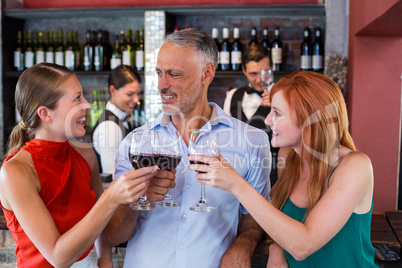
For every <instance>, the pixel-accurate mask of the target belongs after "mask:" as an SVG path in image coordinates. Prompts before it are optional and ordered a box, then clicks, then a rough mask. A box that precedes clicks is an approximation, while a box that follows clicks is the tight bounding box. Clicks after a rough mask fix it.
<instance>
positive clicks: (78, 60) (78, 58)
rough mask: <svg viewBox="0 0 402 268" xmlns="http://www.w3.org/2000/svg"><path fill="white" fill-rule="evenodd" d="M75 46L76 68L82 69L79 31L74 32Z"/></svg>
mask: <svg viewBox="0 0 402 268" xmlns="http://www.w3.org/2000/svg"><path fill="white" fill-rule="evenodd" d="M73 48H74V60H75V70H81V69H82V66H81V64H82V63H81V48H80V44H79V43H78V31H74V32H73Z"/></svg>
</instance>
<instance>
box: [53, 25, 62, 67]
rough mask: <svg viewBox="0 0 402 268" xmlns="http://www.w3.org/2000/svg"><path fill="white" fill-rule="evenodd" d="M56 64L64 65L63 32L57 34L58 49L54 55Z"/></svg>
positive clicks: (59, 31)
mask: <svg viewBox="0 0 402 268" xmlns="http://www.w3.org/2000/svg"><path fill="white" fill-rule="evenodd" d="M54 57H55V60H54V62H55V63H56V64H58V65H64V44H63V31H62V30H58V31H57V32H56V49H55V53H54Z"/></svg>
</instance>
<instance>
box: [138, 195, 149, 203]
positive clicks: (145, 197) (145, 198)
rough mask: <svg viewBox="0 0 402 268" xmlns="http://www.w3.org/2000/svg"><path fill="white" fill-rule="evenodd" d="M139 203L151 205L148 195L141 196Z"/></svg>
mask: <svg viewBox="0 0 402 268" xmlns="http://www.w3.org/2000/svg"><path fill="white" fill-rule="evenodd" d="M139 203H140V204H149V202H148V199H147V196H146V195H143V196H141V197H140V201H139Z"/></svg>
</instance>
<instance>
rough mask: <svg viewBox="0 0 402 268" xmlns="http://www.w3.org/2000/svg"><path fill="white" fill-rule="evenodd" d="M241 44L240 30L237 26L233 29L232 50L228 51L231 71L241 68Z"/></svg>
mask: <svg viewBox="0 0 402 268" xmlns="http://www.w3.org/2000/svg"><path fill="white" fill-rule="evenodd" d="M242 50H243V46H242V44H241V41H240V30H239V28H234V29H233V42H232V51H231V52H230V58H231V62H232V71H240V70H241V57H242Z"/></svg>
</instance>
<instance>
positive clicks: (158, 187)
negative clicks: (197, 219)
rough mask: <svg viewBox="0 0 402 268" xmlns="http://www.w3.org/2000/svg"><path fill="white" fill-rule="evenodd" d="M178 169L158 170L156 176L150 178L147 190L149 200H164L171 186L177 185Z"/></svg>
mask: <svg viewBox="0 0 402 268" xmlns="http://www.w3.org/2000/svg"><path fill="white" fill-rule="evenodd" d="M175 174H176V171H173V172H171V171H167V170H158V171H157V172H156V173H155V176H154V177H153V178H152V179H151V180H150V182H149V186H148V189H147V191H146V195H147V199H148V201H149V202H155V201H162V200H163V199H164V198H165V194H167V192H168V190H169V188H174V187H175V186H176V183H175V182H174V180H175Z"/></svg>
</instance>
